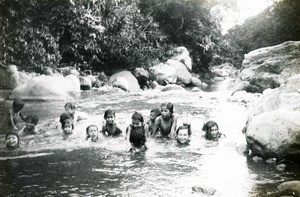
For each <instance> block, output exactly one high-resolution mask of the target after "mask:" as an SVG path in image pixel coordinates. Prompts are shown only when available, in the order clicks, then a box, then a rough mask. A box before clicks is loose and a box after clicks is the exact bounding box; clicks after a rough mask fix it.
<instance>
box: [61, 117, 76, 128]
mask: <svg viewBox="0 0 300 197" xmlns="http://www.w3.org/2000/svg"><path fill="white" fill-rule="evenodd" d="M65 126H71V127H72V130H73V129H74V124H73V121H72V120H71V119H65V120H64V121H63V122H61V128H62V129H64V128H65Z"/></svg>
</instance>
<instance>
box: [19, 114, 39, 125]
mask: <svg viewBox="0 0 300 197" xmlns="http://www.w3.org/2000/svg"><path fill="white" fill-rule="evenodd" d="M21 118H22V119H23V121H24V122H25V123H26V127H27V128H28V129H34V128H35V126H36V125H37V124H38V122H39V119H38V117H37V116H36V115H35V114H28V115H24V116H22V117H21Z"/></svg>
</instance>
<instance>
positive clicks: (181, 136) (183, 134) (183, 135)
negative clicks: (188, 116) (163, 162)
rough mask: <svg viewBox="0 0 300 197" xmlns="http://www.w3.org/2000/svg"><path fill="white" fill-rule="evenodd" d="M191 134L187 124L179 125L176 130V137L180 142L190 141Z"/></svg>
mask: <svg viewBox="0 0 300 197" xmlns="http://www.w3.org/2000/svg"><path fill="white" fill-rule="evenodd" d="M191 134H192V131H191V127H190V126H189V125H188V126H180V127H179V128H178V129H177V130H176V139H177V142H179V143H180V144H187V143H189V141H190V136H191Z"/></svg>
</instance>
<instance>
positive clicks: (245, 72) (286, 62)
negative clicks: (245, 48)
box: [233, 41, 300, 93]
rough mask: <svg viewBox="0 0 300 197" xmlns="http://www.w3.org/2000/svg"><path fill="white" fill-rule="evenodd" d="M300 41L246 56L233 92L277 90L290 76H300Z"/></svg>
mask: <svg viewBox="0 0 300 197" xmlns="http://www.w3.org/2000/svg"><path fill="white" fill-rule="evenodd" d="M299 48H300V41H288V42H284V43H282V44H279V45H276V46H271V47H265V48H260V49H257V50H254V51H251V52H249V53H248V54H246V55H245V58H244V61H243V63H242V71H241V72H240V74H239V76H238V78H237V80H236V82H235V85H234V88H233V91H234V92H236V91H240V90H246V91H247V92H258V93H262V92H263V91H264V90H265V89H267V88H272V89H274V88H277V87H279V86H280V85H281V84H284V83H285V82H286V79H287V78H289V77H290V76H293V75H296V74H300V50H299Z"/></svg>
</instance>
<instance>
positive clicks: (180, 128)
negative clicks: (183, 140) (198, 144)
mask: <svg viewBox="0 0 300 197" xmlns="http://www.w3.org/2000/svg"><path fill="white" fill-rule="evenodd" d="M182 129H187V130H188V135H189V136H190V135H192V130H191V126H190V125H184V126H180V127H179V128H178V129H177V130H176V135H178V133H179V131H180V130H182Z"/></svg>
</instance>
